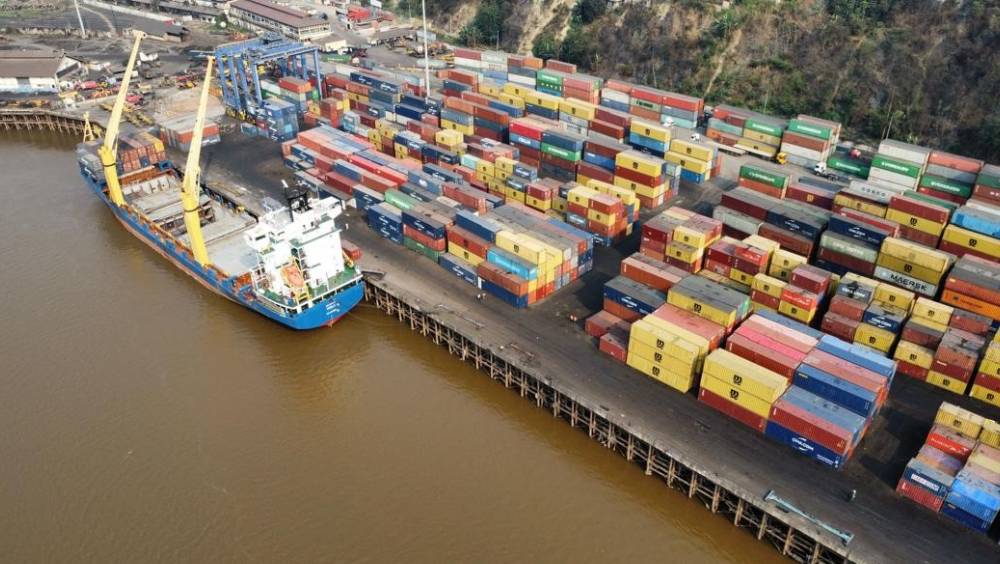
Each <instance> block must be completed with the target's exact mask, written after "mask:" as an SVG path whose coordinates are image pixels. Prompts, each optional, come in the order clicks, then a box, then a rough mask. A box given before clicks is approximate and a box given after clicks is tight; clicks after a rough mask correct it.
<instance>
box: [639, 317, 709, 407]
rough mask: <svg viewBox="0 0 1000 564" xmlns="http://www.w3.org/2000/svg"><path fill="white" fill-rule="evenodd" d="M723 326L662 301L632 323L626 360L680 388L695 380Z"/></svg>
mask: <svg viewBox="0 0 1000 564" xmlns="http://www.w3.org/2000/svg"><path fill="white" fill-rule="evenodd" d="M724 337H725V329H724V328H723V327H722V326H720V325H718V324H716V323H713V322H711V321H708V320H706V319H704V318H702V317H699V316H697V315H695V314H693V313H690V312H688V311H684V310H682V309H679V308H676V307H673V306H670V305H663V306H661V307H659V308H657V309H656V310H655V311H654V312H653V313H652V314H650V315H647V316H645V317H643V318H642V319H640V320H638V321H636V322H635V323H633V324H632V327H631V330H630V333H629V339H628V356H627V363H628V365H629V366H631V367H633V368H635V369H636V370H638V371H639V372H642V373H643V374H646V375H647V376H649V377H651V378H654V379H656V380H658V381H660V382H663V383H664V384H666V385H668V386H670V387H671V388H674V389H675V390H678V391H680V392H685V393H686V392H688V391H689V390H691V388H693V387H694V386H696V385H697V384H698V376H699V373H702V365H703V362H704V360H705V356H706V355H707V354H708V353H709V352H710V351H714V350H715V349H717V347H718V346H719V345H720V344H721V343H722V339H723V338H724Z"/></svg>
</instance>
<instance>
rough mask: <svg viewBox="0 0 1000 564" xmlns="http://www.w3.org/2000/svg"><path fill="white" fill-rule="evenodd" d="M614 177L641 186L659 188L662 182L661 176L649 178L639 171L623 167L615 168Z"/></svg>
mask: <svg viewBox="0 0 1000 564" xmlns="http://www.w3.org/2000/svg"><path fill="white" fill-rule="evenodd" d="M615 175H616V176H620V177H621V178H624V179H626V180H631V181H632V182H636V183H639V184H642V185H643V186H659V185H660V184H663V182H664V178H663V175H662V174H661V175H659V176H649V175H648V174H643V173H641V172H639V171H636V170H632V169H628V168H625V167H623V166H615Z"/></svg>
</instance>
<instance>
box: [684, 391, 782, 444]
mask: <svg viewBox="0 0 1000 564" xmlns="http://www.w3.org/2000/svg"><path fill="white" fill-rule="evenodd" d="M698 400H699V401H701V402H702V403H704V404H705V405H707V406H709V407H711V408H712V409H715V410H716V411H718V412H720V413H723V414H725V415H728V416H729V417H732V418H733V419H735V420H737V421H739V422H740V423H743V424H744V425H746V426H747V427H750V428H751V429H753V430H755V431H757V432H758V433H763V432H764V427H765V426H766V425H767V419H764V418H763V417H761V416H760V415H757V414H756V413H753V412H751V411H748V410H747V409H744V408H743V407H741V406H739V405H737V404H735V403H732V402H731V401H729V400H727V399H724V398H722V397H721V396H718V395H715V394H713V393H712V392H710V391H708V390H706V389H705V388H700V389H699V390H698Z"/></svg>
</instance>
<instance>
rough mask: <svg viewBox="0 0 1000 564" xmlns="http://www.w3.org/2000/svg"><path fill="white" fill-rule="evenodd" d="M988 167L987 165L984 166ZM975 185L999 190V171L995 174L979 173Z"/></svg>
mask: <svg viewBox="0 0 1000 564" xmlns="http://www.w3.org/2000/svg"><path fill="white" fill-rule="evenodd" d="M986 166H987V167H989V165H986ZM976 184H982V185H983V186H989V187H990V188H1000V171H997V172H996V173H993V172H988V171H986V170H984V171H983V172H980V173H979V176H978V177H977V178H976Z"/></svg>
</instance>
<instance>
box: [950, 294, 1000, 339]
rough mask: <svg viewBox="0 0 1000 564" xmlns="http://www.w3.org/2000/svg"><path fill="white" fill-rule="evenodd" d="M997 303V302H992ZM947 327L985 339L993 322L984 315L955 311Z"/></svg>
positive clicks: (961, 310)
mask: <svg viewBox="0 0 1000 564" xmlns="http://www.w3.org/2000/svg"><path fill="white" fill-rule="evenodd" d="M992 303H998V302H992ZM948 325H949V326H950V327H954V328H956V329H961V330H962V331H968V332H969V333H972V334H973V335H978V336H980V337H985V336H986V335H987V333H989V332H990V329H991V328H992V326H993V320H992V319H990V318H989V317H986V316H985V315H979V314H978V313H973V312H971V311H965V310H964V309H956V310H955V311H954V312H952V314H951V319H949V320H948Z"/></svg>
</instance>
